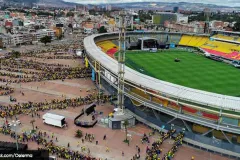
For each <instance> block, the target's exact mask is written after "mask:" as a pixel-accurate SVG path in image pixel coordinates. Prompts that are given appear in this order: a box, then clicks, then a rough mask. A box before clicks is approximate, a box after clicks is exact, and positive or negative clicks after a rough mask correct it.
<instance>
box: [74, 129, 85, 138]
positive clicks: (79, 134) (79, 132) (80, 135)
mask: <svg viewBox="0 0 240 160" xmlns="http://www.w3.org/2000/svg"><path fill="white" fill-rule="evenodd" d="M82 136H83V133H82V131H81V130H80V129H78V130H77V131H76V134H75V137H77V138H81V137H82Z"/></svg>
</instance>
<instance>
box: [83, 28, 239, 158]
mask: <svg viewBox="0 0 240 160" xmlns="http://www.w3.org/2000/svg"><path fill="white" fill-rule="evenodd" d="M127 37H128V38H129V43H130V41H131V42H137V40H138V39H139V38H142V37H152V38H155V39H157V40H158V41H159V42H164V43H165V44H168V45H170V46H171V45H172V46H184V47H186V48H198V49H200V50H202V51H203V52H205V53H207V54H210V55H212V54H214V55H215V56H216V55H218V54H220V53H222V52H218V51H216V50H217V49H219V50H221V45H222V43H225V42H224V41H225V40H226V43H227V41H230V40H229V39H227V37H224V36H220V37H219V35H218V37H215V38H216V39H217V38H218V39H219V38H222V39H221V41H216V44H215V43H213V41H209V38H210V35H192V34H181V33H169V32H142V33H139V32H128V33H127ZM213 39H214V36H213ZM114 41H118V33H106V34H99V35H91V36H89V37H86V38H85V39H84V47H85V51H86V58H87V61H88V63H89V64H90V67H91V68H92V71H93V75H94V76H93V77H94V78H95V77H99V79H96V78H95V79H94V78H93V80H95V81H96V82H97V83H99V82H100V81H101V84H102V85H103V86H104V87H105V88H106V89H107V90H108V91H109V92H110V93H111V94H115V95H116V93H117V91H116V89H117V85H118V84H117V72H118V63H117V61H116V60H115V59H114V58H112V57H111V55H113V54H114V53H116V52H117V50H118V47H117V45H114ZM209 43H211V45H209ZM228 43H230V42H228ZM234 43H236V42H234ZM239 43H240V41H239ZM116 44H117V43H116ZM173 44H175V45H173ZM214 45H220V46H219V47H220V48H216V47H215V46H214ZM229 45H230V44H225V45H224V46H225V47H224V48H225V52H229V53H228V57H224V56H223V55H221V56H219V57H221V58H223V59H225V60H226V61H229V62H230V61H233V60H234V58H235V60H236V58H237V56H238V55H236V54H234V51H232V48H231V52H230V51H229V50H227V49H226V46H229ZM200 46H201V47H200ZM202 46H205V47H202ZM211 47H212V48H211ZM231 47H235V44H234V46H231ZM213 48H214V51H213V50H212V49H213ZM237 49H239V50H240V48H236V50H237ZM236 50H235V52H236ZM232 52H233V53H232ZM230 54H234V55H235V56H234V57H231V56H229V55H230ZM124 94H125V97H126V100H125V107H126V108H127V109H128V111H129V112H130V113H131V114H133V115H134V116H135V117H136V118H137V119H138V120H139V121H142V122H145V123H150V124H152V125H153V126H154V127H157V128H162V129H167V130H168V129H170V128H171V127H173V126H174V127H175V128H176V129H177V130H182V129H183V128H184V130H185V134H186V136H185V137H186V138H185V139H184V141H185V142H186V143H188V144H191V145H193V146H197V147H200V148H202V149H207V150H209V151H213V152H218V153H220V154H224V155H227V156H231V157H235V158H236V159H238V158H240V154H239V150H240V146H239V145H238V144H237V143H240V98H239V97H232V96H226V95H221V94H216V93H210V92H206V91H201V90H196V89H192V88H188V87H184V86H179V85H176V84H172V83H169V82H164V81H161V80H158V79H155V78H153V77H150V76H147V75H144V74H142V73H139V72H137V71H135V70H133V69H131V68H129V67H126V69H125V93H124Z"/></svg>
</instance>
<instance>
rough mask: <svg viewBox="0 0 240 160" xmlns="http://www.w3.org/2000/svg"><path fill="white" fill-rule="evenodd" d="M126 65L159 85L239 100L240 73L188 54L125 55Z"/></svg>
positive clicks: (168, 52) (169, 52) (221, 63)
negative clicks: (193, 89)
mask: <svg viewBox="0 0 240 160" xmlns="http://www.w3.org/2000/svg"><path fill="white" fill-rule="evenodd" d="M175 58H178V59H180V60H181V62H174V59H175ZM126 65H127V66H128V67H130V68H132V69H134V70H136V71H139V72H141V73H143V74H146V75H149V76H152V77H155V78H157V79H160V80H163V81H168V82H171V83H175V84H179V85H182V86H186V87H190V88H195V89H199V90H204V91H209V92H214V93H220V94H224V95H231V96H238V97H240V80H239V79H240V69H237V68H234V67H233V66H231V65H228V64H225V63H223V62H217V61H214V60H210V59H207V58H205V57H204V56H202V55H197V54H194V53H190V52H188V51H183V50H167V51H163V52H157V53H150V52H148V51H147V52H144V51H127V52H126Z"/></svg>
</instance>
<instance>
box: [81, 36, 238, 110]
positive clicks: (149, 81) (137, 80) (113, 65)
mask: <svg viewBox="0 0 240 160" xmlns="http://www.w3.org/2000/svg"><path fill="white" fill-rule="evenodd" d="M107 34H109V35H111V34H112V33H107ZM98 36H100V35H99V34H98V35H91V36H89V37H86V38H85V39H84V47H85V49H86V51H87V53H89V54H90V55H91V56H92V57H93V58H94V59H96V60H97V61H98V62H100V63H101V65H102V66H104V67H105V68H107V69H108V70H110V71H111V72H113V73H115V74H116V75H117V73H118V62H117V61H116V60H114V59H113V58H111V57H109V56H108V55H107V54H105V53H104V52H103V51H101V49H100V48H99V47H97V45H96V44H95V41H94V39H95V38H96V37H98ZM125 81H129V82H134V84H137V85H139V86H142V87H144V88H146V89H150V90H153V91H157V92H161V93H163V94H167V95H171V96H173V97H177V98H179V99H182V100H185V101H190V102H194V103H198V104H202V105H206V106H213V107H216V108H223V109H228V110H238V111H240V98H238V97H233V96H225V95H221V94H216V93H211V92H206V91H201V90H196V89H192V88H188V87H184V86H180V85H176V84H172V83H169V82H165V81H162V80H159V79H156V78H153V77H150V76H147V75H144V74H141V73H139V72H137V71H135V70H133V69H131V68H129V67H126V68H125Z"/></svg>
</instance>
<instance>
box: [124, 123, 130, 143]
mask: <svg viewBox="0 0 240 160" xmlns="http://www.w3.org/2000/svg"><path fill="white" fill-rule="evenodd" d="M123 125H124V128H125V133H126V139H125V141H126V142H127V141H128V137H127V133H128V132H127V127H128V125H129V122H128V120H125V121H124V122H123Z"/></svg>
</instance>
